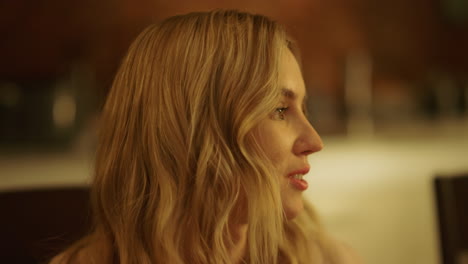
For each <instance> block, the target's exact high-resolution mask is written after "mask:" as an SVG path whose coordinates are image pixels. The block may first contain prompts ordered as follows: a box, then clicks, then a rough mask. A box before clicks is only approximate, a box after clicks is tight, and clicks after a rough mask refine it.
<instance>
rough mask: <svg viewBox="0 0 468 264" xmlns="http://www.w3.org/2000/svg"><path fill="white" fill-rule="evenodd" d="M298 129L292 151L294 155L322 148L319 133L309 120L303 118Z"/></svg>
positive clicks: (306, 153) (305, 153)
mask: <svg viewBox="0 0 468 264" xmlns="http://www.w3.org/2000/svg"><path fill="white" fill-rule="evenodd" d="M301 123H302V125H301V127H300V128H299V130H298V132H299V133H298V137H297V139H296V142H295V143H294V150H293V151H294V153H295V154H296V155H304V156H307V155H310V154H312V153H315V152H318V151H320V150H322V149H323V141H322V139H321V138H320V135H319V134H318V133H317V131H316V130H315V128H314V127H313V126H312V125H311V124H310V122H309V121H308V120H307V119H306V118H304V120H303V122H301Z"/></svg>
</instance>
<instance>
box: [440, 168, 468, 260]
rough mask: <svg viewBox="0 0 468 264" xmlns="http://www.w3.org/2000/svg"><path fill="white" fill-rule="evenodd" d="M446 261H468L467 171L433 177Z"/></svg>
mask: <svg viewBox="0 0 468 264" xmlns="http://www.w3.org/2000/svg"><path fill="white" fill-rule="evenodd" d="M434 188H435V197H436V206H437V214H438V224H439V238H440V249H441V259H442V263H443V264H468V172H467V173H464V174H457V175H447V176H446V175H439V176H437V177H436V178H435V180H434Z"/></svg>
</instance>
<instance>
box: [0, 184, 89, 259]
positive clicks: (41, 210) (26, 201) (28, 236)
mask: <svg viewBox="0 0 468 264" xmlns="http://www.w3.org/2000/svg"><path fill="white" fill-rule="evenodd" d="M90 224H91V216H90V206H89V190H88V187H73V188H53V189H38V190H27V191H14V192H3V193H0V262H1V263H15V264H32V263H34V264H36V263H46V262H47V261H48V260H49V259H50V258H51V257H53V256H54V255H55V254H57V253H59V252H60V251H61V250H63V249H64V248H65V247H67V246H68V245H70V244H71V243H72V242H74V241H75V240H77V239H79V238H80V237H81V236H83V235H84V234H85V233H86V232H87V231H88V229H89V227H90Z"/></svg>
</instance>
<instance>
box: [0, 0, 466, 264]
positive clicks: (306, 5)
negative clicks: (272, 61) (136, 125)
mask: <svg viewBox="0 0 468 264" xmlns="http://www.w3.org/2000/svg"><path fill="white" fill-rule="evenodd" d="M214 8H235V9H240V10H245V11H250V12H254V13H255V12H257V13H261V14H265V15H268V16H270V17H272V18H274V19H275V20H278V21H279V22H280V23H282V24H284V25H285V26H286V27H287V29H288V31H289V33H290V35H291V36H292V37H293V38H294V39H296V40H297V43H298V45H299V47H300V49H301V53H302V64H303V73H304V79H305V82H306V86H307V88H308V93H309V95H310V101H309V105H308V107H309V112H310V116H311V117H310V118H311V122H312V123H313V125H314V126H315V127H316V129H317V130H318V131H319V133H321V135H322V137H323V139H324V142H325V149H324V150H323V151H322V152H320V153H317V154H315V155H312V156H311V158H310V161H311V166H312V170H311V172H310V173H309V175H308V178H309V183H310V185H311V187H310V189H309V190H308V191H307V192H306V198H307V199H309V200H311V201H312V202H313V203H314V204H315V205H316V207H317V208H318V210H319V212H320V213H321V215H322V217H323V221H324V223H325V225H326V227H327V228H328V229H329V230H330V232H332V233H333V234H334V235H335V236H336V237H337V238H338V239H340V240H343V241H345V242H346V243H348V244H350V245H351V246H352V247H354V248H355V249H356V250H357V251H358V252H359V254H360V255H361V256H362V257H363V259H364V260H365V262H366V263H379V264H395V263H399V264H415V263H416V264H419V263H421V264H436V263H441V262H440V240H439V234H438V227H437V213H436V211H437V208H436V205H435V194H434V191H433V186H432V184H433V179H434V177H435V176H436V175H447V174H452V173H460V172H466V171H468V1H465V0H412V1H407V0H391V1H390V0H382V1H372V0H337V1H326V0H275V1H267V0H255V1H254V0H250V1H247V0H239V1H227V0H218V1H215V0H196V1H195V0H192V1H189V0H185V1H182V0H174V1H162V0H153V1H151V0H132V1H130V0H100V1H93V0H80V1H78V0H68V1H58V0H36V1H25V0H3V1H0V36H1V40H0V192H9V191H14V190H25V189H37V188H43V187H50V186H83V185H87V184H88V183H89V180H90V177H91V175H92V168H93V155H94V154H93V151H94V146H95V141H96V136H95V135H96V128H97V126H98V124H97V122H96V120H97V117H98V115H99V109H100V107H101V105H102V103H103V101H104V99H105V96H106V93H107V91H108V89H109V87H110V85H111V82H112V78H113V75H114V73H115V71H116V69H117V67H118V65H119V61H120V60H121V58H122V56H123V55H124V53H125V51H126V49H127V48H128V46H129V44H130V42H131V41H132V40H133V38H135V37H136V35H137V34H138V33H139V32H140V31H141V30H142V29H143V28H144V27H145V26H147V25H148V24H150V23H152V22H157V21H160V20H161V19H163V18H166V17H168V16H172V15H175V14H180V13H186V12H189V11H199V10H210V9H214Z"/></svg>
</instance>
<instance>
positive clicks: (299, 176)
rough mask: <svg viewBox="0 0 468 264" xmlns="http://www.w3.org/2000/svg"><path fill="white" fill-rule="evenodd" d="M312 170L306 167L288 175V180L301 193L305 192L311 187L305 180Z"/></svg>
mask: <svg viewBox="0 0 468 264" xmlns="http://www.w3.org/2000/svg"><path fill="white" fill-rule="evenodd" d="M309 170H310V168H309V167H305V168H303V169H299V170H295V171H293V172H290V173H289V174H288V180H289V183H290V185H291V186H292V187H294V188H295V189H297V190H299V191H305V190H307V188H308V187H309V183H307V181H306V180H304V179H303V177H304V175H305V174H307V173H308V172H309Z"/></svg>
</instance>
